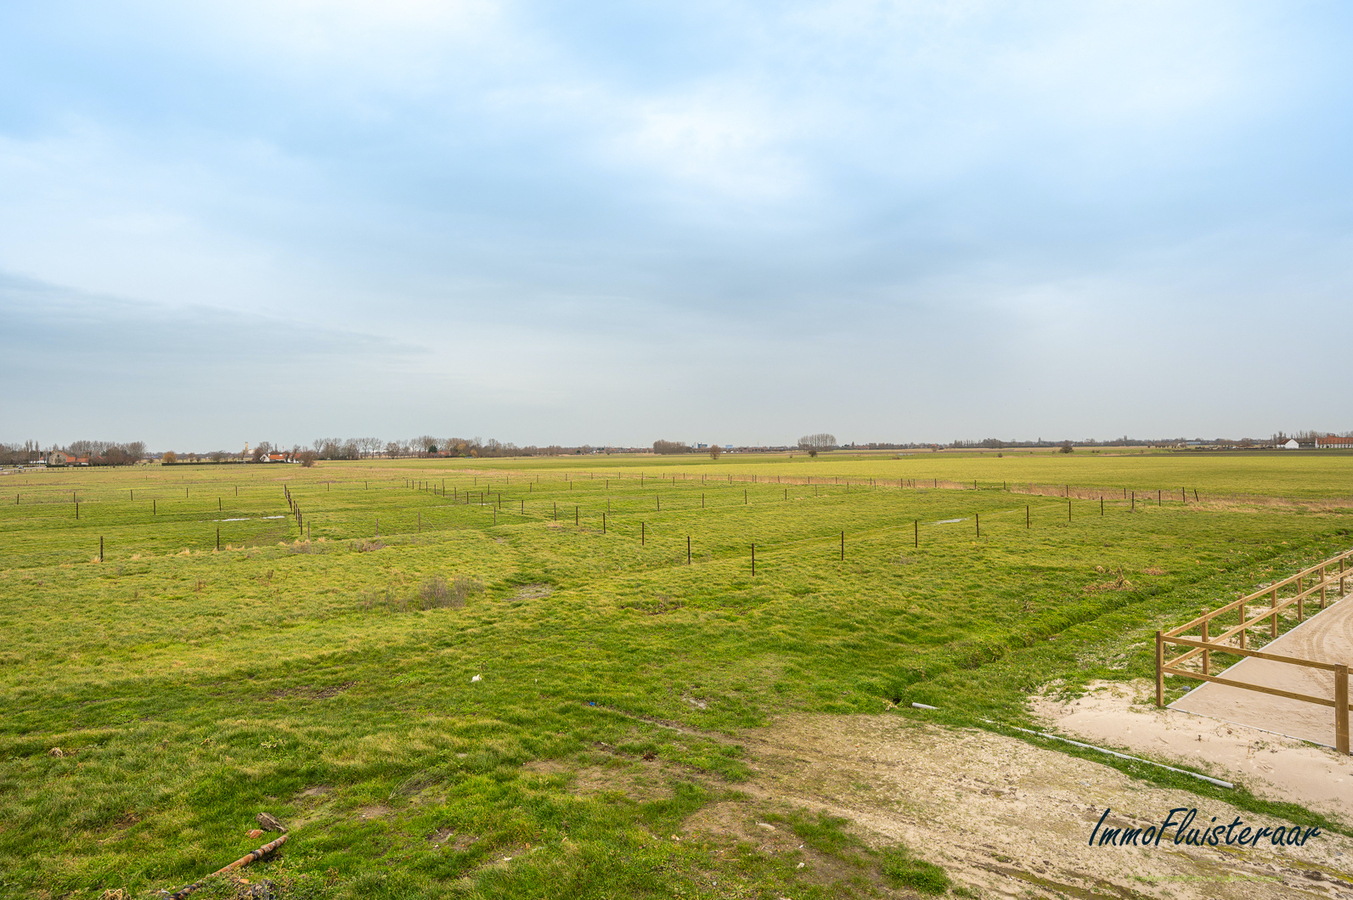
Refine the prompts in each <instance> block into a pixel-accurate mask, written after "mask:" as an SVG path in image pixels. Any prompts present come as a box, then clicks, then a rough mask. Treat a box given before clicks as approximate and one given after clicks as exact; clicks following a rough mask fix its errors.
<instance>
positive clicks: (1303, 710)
mask: <svg viewBox="0 0 1353 900" xmlns="http://www.w3.org/2000/svg"><path fill="white" fill-rule="evenodd" d="M1252 612H1253V611H1252ZM1264 651H1265V652H1266V653H1278V654H1282V655H1284V656H1295V657H1297V658H1298V659H1309V660H1315V661H1319V662H1327V663H1348V664H1353V597H1348V598H1344V599H1343V600H1340V601H1339V602H1338V603H1335V604H1334V605H1333V606H1331V607H1329V608H1328V609H1325V610H1324V611H1322V612H1321V613H1320V614H1319V615H1316V616H1313V617H1311V618H1310V619H1307V620H1306V621H1305V622H1303V623H1301V624H1300V625H1298V626H1297V627H1296V628H1293V629H1292V630H1291V631H1289V632H1288V633H1287V634H1284V635H1283V636H1282V637H1280V638H1278V639H1277V640H1275V641H1273V642H1271V643H1270V644H1268V645H1267V646H1265V647H1264ZM1224 675H1225V677H1226V678H1230V679H1234V680H1236V681H1244V682H1246V683H1249V684H1260V685H1265V686H1267V687H1273V688H1280V689H1282V690H1285V691H1294V692H1297V693H1302V694H1308V695H1310V696H1313V697H1324V698H1326V699H1333V698H1334V674H1333V673H1332V672H1322V671H1319V670H1317V669H1306V668H1302V667H1300V666H1294V665H1290V664H1287V663H1279V662H1271V661H1269V660H1265V659H1244V660H1241V661H1240V662H1238V663H1236V664H1235V665H1233V666H1231V667H1230V668H1228V669H1226V671H1225V673H1224ZM1170 708H1171V709H1178V710H1182V711H1184V712H1191V713H1195V714H1198V715H1203V716H1211V717H1213V718H1216V719H1221V720H1223V721H1226V722H1234V723H1238V724H1241V725H1248V726H1251V727H1254V728H1261V729H1263V730H1265V731H1272V732H1275V733H1276V734H1281V735H1287V736H1289V737H1295V738H1301V739H1302V740H1307V741H1314V742H1315V743H1318V744H1324V745H1326V746H1333V745H1334V710H1332V709H1331V708H1329V707H1326V706H1317V705H1316V704H1314V703H1303V702H1301V701H1299V700H1288V699H1287V698H1285V697H1273V696H1269V695H1267V694H1260V693H1256V692H1254V691H1247V690H1244V689H1242V688H1234V687H1228V686H1227V685H1224V684H1206V683H1203V684H1200V685H1199V686H1198V687H1196V688H1194V689H1193V690H1192V691H1190V692H1189V693H1188V694H1186V695H1185V696H1183V697H1181V698H1180V699H1178V700H1176V701H1175V702H1174V703H1172V704H1170Z"/></svg>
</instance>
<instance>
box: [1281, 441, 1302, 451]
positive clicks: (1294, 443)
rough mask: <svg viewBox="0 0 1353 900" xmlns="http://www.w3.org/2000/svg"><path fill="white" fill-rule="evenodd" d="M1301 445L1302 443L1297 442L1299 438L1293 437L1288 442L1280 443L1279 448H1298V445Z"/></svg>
mask: <svg viewBox="0 0 1353 900" xmlns="http://www.w3.org/2000/svg"><path fill="white" fill-rule="evenodd" d="M1300 446H1301V445H1300V444H1298V443H1297V439H1296V438H1291V439H1289V440H1288V442H1287V443H1286V444H1279V445H1278V449H1279V450H1296V449H1297V448H1298V447H1300Z"/></svg>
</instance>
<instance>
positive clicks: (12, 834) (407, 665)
mask: <svg viewBox="0 0 1353 900" xmlns="http://www.w3.org/2000/svg"><path fill="white" fill-rule="evenodd" d="M1059 485H1060V486H1062V488H1063V491H1064V493H1065V494H1066V495H1067V496H1056V495H1055V494H1056V493H1057V490H1056V488H1057V486H1059ZM1030 486H1033V487H1032V489H1031V488H1030ZM1195 491H1196V492H1197V493H1196V494H1195V493H1194V492H1195ZM0 492H3V493H0V633H3V634H4V635H5V637H6V641H5V642H4V645H3V647H0V703H3V708H4V710H5V716H4V717H3V720H0V758H3V759H4V761H5V762H4V765H3V768H0V888H3V889H4V891H7V892H9V894H12V895H15V896H50V897H67V896H69V897H90V898H97V897H102V896H105V892H114V891H118V890H121V891H124V892H125V895H126V896H132V895H145V894H146V892H148V891H152V890H158V889H170V890H172V889H174V888H177V887H180V886H182V885H185V884H188V883H190V882H193V881H195V880H197V879H199V878H201V877H202V876H203V875H204V874H206V873H208V872H210V871H212V870H214V869H216V868H218V867H219V866H221V865H223V864H225V863H226V862H229V861H230V860H233V859H235V858H237V857H239V856H241V855H243V854H244V853H247V852H248V851H249V850H251V849H253V848H254V847H256V846H259V845H261V843H263V840H264V839H259V838H257V837H255V838H250V837H248V836H246V833H245V832H246V831H247V830H248V829H249V828H252V827H253V824H252V823H253V820H254V816H255V815H256V813H258V812H260V811H264V810H266V811H268V812H271V813H273V814H274V815H276V816H278V818H280V819H281V820H282V821H283V822H286V823H287V824H288V825H290V826H291V828H292V833H291V838H290V842H289V843H288V844H287V845H286V847H285V850H284V852H283V854H282V855H281V857H280V858H279V859H277V860H274V861H271V862H267V863H260V864H257V865H256V866H254V867H251V868H250V869H248V870H246V872H245V875H244V877H246V878H251V879H257V878H263V877H268V878H270V879H272V881H273V882H274V884H275V887H276V891H277V892H278V893H277V896H295V897H309V896H316V897H317V896H341V897H381V896H390V897H480V896H482V897H549V896H559V897H562V896H576V897H607V896H613V897H622V896H623V897H667V896H769V897H774V896H793V897H795V898H800V897H814V896H819V897H836V896H876V895H885V896H886V895H892V892H895V891H901V892H906V891H912V890H922V891H939V892H941V893H942V892H944V891H945V890H946V888H948V889H951V890H957V891H959V892H960V894H961V893H963V892H964V891H965V889H964V888H962V887H961V886H959V885H956V884H955V885H951V884H948V880H947V878H946V876H945V875H944V874H943V872H941V871H939V870H937V869H935V868H934V867H932V866H929V865H927V864H926V863H925V862H924V860H923V859H922V858H921V857H920V855H918V851H917V848H909V847H905V846H902V845H900V844H895V845H891V846H879V845H873V844H867V843H861V842H860V840H859V839H858V838H857V837H856V836H855V835H854V832H853V831H852V823H850V822H847V821H842V820H840V819H835V818H830V817H822V816H817V815H812V814H809V813H807V812H805V811H803V810H795V809H787V808H777V807H774V805H773V804H771V805H768V806H767V807H766V808H765V809H762V810H759V812H758V816H760V817H761V820H762V821H763V822H769V823H778V827H780V828H781V829H782V830H786V831H788V832H792V833H793V834H794V835H795V836H797V838H798V839H799V840H800V843H801V848H800V849H799V850H795V851H793V852H786V853H778V854H773V853H765V852H760V851H758V850H756V849H755V848H754V847H749V846H748V845H747V844H746V842H743V841H738V840H736V839H734V838H732V837H721V836H720V835H719V834H718V833H715V832H709V831H699V832H692V831H690V830H689V829H688V828H687V823H689V822H690V821H692V817H697V816H698V815H699V814H700V813H701V811H702V810H707V809H709V808H711V806H712V805H713V804H717V803H719V802H720V801H722V800H725V799H727V798H730V797H740V796H745V795H743V794H740V787H739V786H740V785H742V784H744V783H745V782H746V781H747V779H749V777H750V776H751V773H750V771H749V757H748V753H747V751H746V749H745V748H744V747H743V746H742V745H741V744H740V743H739V740H738V736H739V735H740V734H741V733H743V732H744V731H745V730H746V729H749V728H754V727H757V726H762V725H765V724H767V723H769V722H772V721H775V720H776V719H777V718H778V717H781V716H784V715H787V714H792V713H815V714H822V713H825V714H854V713H873V714H878V713H884V712H889V713H890V714H892V715H896V716H898V717H912V718H920V717H925V718H926V719H927V720H928V721H930V722H940V723H943V724H947V725H949V726H955V727H957V726H973V725H977V726H979V727H989V726H985V725H983V721H984V720H995V721H997V722H1003V723H1009V724H1013V725H1026V724H1028V722H1029V719H1028V713H1027V709H1026V704H1027V698H1028V696H1029V695H1030V694H1031V693H1034V692H1037V691H1039V690H1042V689H1045V688H1047V687H1048V686H1050V685H1054V686H1057V687H1059V688H1060V689H1075V687H1076V686H1078V685H1083V684H1085V683H1088V682H1090V681H1093V680H1105V679H1108V680H1114V679H1122V680H1127V679H1133V678H1143V677H1150V676H1151V673H1152V671H1153V669H1152V652H1153V650H1152V644H1151V641H1150V636H1151V634H1152V633H1153V632H1154V631H1155V630H1156V629H1157V628H1160V627H1168V626H1169V625H1171V624H1175V623H1177V622H1180V621H1184V620H1186V619H1188V618H1190V617H1192V616H1194V615H1196V614H1197V613H1198V612H1199V610H1200V609H1202V608H1204V607H1207V606H1209V605H1213V606H1215V605H1219V604H1220V603H1222V602H1226V601H1227V600H1230V599H1233V598H1234V597H1235V596H1236V595H1237V594H1238V593H1240V592H1244V591H1248V590H1251V589H1253V587H1254V586H1255V585H1257V584H1259V583H1261V582H1264V581H1266V580H1270V579H1272V578H1275V577H1279V576H1281V575H1284V574H1286V573H1288V572H1291V571H1296V570H1297V569H1300V568H1301V567H1302V566H1304V565H1306V564H1309V563H1311V562H1313V561H1316V560H1319V559H1322V558H1324V557H1326V556H1328V555H1330V554H1331V553H1333V552H1336V551H1338V550H1342V549H1347V548H1348V547H1349V546H1350V544H1353V538H1351V537H1350V535H1351V534H1353V456H1339V455H1329V456H1314V455H1309V454H1292V455H1286V456H1283V455H1264V454H1254V455H1249V454H1246V455H1234V456H1225V455H1217V456H1189V455H1187V454H1159V453H1146V454H1134V453H1128V454H1122V455H1111V454H1109V453H1107V452H1105V453H1097V454H1091V453H1088V452H1085V451H1078V452H1077V453H1075V454H1072V455H1069V456H1062V455H1049V454H1032V455H1030V454H1024V455H1020V454H1011V453H1007V454H1005V455H1003V456H1001V457H995V456H994V455H992V454H985V455H980V456H978V455H973V456H956V455H952V454H944V453H940V454H929V453H921V454H916V455H912V456H906V455H900V456H899V455H894V454H861V455H844V454H836V453H832V454H824V455H822V456H820V457H818V458H816V459H810V458H808V457H806V456H803V455H797V454H796V455H795V456H794V458H792V459H790V458H787V457H785V456H764V457H760V456H758V457H750V456H747V457H744V456H725V457H724V458H722V459H720V460H718V461H712V460H709V459H708V458H701V457H656V458H655V457H648V456H644V457H605V456H591V457H575V458H556V459H532V460H458V459H434V460H394V461H377V462H361V463H358V462H352V463H334V462H326V463H321V464H320V465H318V466H316V467H315V468H312V469H303V468H301V467H299V466H290V465H272V466H268V465H247V466H246V465H241V466H173V467H169V466H151V467H138V468H136V469H134V470H52V471H47V472H38V473H26V474H21V475H16V476H7V477H6V478H4V479H3V480H0ZM1134 493H1135V498H1134V496H1133V495H1134ZM297 511H299V515H298V513H297ZM77 515H78V518H77ZM218 540H219V549H218ZM101 541H102V551H101V550H100V542H101ZM753 546H754V547H755V550H754V553H755V572H754V573H753ZM101 552H102V558H100V555H101ZM913 702H920V703H924V704H929V705H932V706H937V707H939V708H940V709H939V710H938V711H937V712H934V713H921V712H917V711H914V710H912V709H911V708H910V704H911V703H913ZM1100 761H1102V760H1100ZM1116 765H1119V766H1120V767H1124V768H1125V769H1126V770H1128V771H1130V772H1131V773H1132V774H1133V775H1135V776H1137V777H1139V778H1144V779H1152V780H1155V781H1157V782H1158V783H1166V784H1170V785H1173V786H1176V787H1178V788H1179V789H1181V790H1195V789H1196V790H1200V791H1205V790H1206V789H1204V788H1201V787H1197V786H1196V785H1194V784H1190V783H1189V782H1188V780H1187V779H1177V780H1172V779H1174V778H1175V776H1170V775H1168V774H1166V773H1161V772H1159V771H1155V770H1152V769H1150V768H1148V767H1134V766H1133V764H1131V763H1121V762H1120V763H1116ZM584 782H586V786H588V789H583V786H584ZM1230 802H1235V803H1239V804H1241V805H1242V806H1244V805H1246V804H1248V807H1247V808H1252V809H1255V810H1257V811H1260V812H1264V813H1266V814H1273V815H1283V816H1286V817H1288V818H1289V819H1291V820H1292V821H1301V822H1308V821H1319V820H1318V819H1317V818H1315V817H1312V815H1311V814H1309V813H1306V812H1305V811H1303V810H1300V809H1278V808H1276V807H1274V806H1273V804H1268V803H1265V802H1264V801H1260V800H1257V799H1255V798H1251V797H1247V796H1245V795H1244V792H1243V791H1242V792H1240V795H1239V799H1238V800H1237V799H1234V798H1232V799H1231V801H1230ZM1324 825H1325V826H1327V827H1329V828H1331V829H1335V828H1337V827H1338V826H1337V825H1336V823H1324ZM678 837H681V838H682V839H677V838H678ZM800 863H807V864H806V865H804V866H800V865H799V864H800ZM235 889H236V888H234V887H232V886H230V885H227V884H225V883H221V884H217V885H214V886H208V887H207V888H205V889H204V890H203V892H202V894H201V895H202V896H234V893H233V891H234V890H235ZM114 895H115V894H114Z"/></svg>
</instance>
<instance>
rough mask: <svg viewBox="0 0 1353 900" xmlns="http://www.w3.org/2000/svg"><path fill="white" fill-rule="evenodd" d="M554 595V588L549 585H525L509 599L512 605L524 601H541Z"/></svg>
mask: <svg viewBox="0 0 1353 900" xmlns="http://www.w3.org/2000/svg"><path fill="white" fill-rule="evenodd" d="M553 593H554V587H553V586H551V585H548V584H524V585H522V586H521V587H519V588H517V592H516V593H515V594H513V595H512V596H511V597H509V598H508V601H509V602H511V603H519V602H521V601H522V600H539V599H540V598H542V597H548V596H550V594H553Z"/></svg>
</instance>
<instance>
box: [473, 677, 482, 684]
mask: <svg viewBox="0 0 1353 900" xmlns="http://www.w3.org/2000/svg"><path fill="white" fill-rule="evenodd" d="M483 680H484V676H483V675H476V676H475V677H473V678H471V679H470V684H474V683H475V682H476V681H483Z"/></svg>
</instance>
